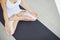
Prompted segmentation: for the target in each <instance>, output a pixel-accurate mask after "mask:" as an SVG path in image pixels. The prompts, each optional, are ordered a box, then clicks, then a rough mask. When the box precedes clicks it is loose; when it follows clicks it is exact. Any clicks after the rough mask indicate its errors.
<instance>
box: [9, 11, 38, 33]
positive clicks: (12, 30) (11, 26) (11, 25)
mask: <svg viewBox="0 0 60 40" xmlns="http://www.w3.org/2000/svg"><path fill="white" fill-rule="evenodd" d="M23 15H26V16H30V17H31V18H32V19H33V20H36V19H37V18H36V17H34V16H32V15H31V14H30V13H29V12H28V11H27V12H26V13H25V14H23ZM13 22H14V21H9V26H10V28H11V34H13V32H14V29H13Z"/></svg>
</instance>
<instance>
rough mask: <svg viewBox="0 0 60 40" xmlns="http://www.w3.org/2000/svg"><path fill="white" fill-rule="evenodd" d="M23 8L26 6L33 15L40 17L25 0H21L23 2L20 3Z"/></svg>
mask: <svg viewBox="0 0 60 40" xmlns="http://www.w3.org/2000/svg"><path fill="white" fill-rule="evenodd" d="M20 5H21V6H22V7H23V8H25V9H26V10H27V11H29V12H30V13H31V14H32V15H33V16H35V17H37V18H38V17H39V15H38V14H37V13H36V12H34V11H33V10H32V9H31V8H30V7H29V6H28V4H27V3H26V2H25V0H21V4H20Z"/></svg>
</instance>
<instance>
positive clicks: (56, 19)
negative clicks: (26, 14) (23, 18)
mask: <svg viewBox="0 0 60 40" xmlns="http://www.w3.org/2000/svg"><path fill="white" fill-rule="evenodd" d="M26 2H27V4H28V5H29V7H30V8H31V9H32V10H34V11H36V12H37V13H38V14H39V16H40V17H39V20H40V21H41V22H42V23H43V24H44V25H46V27H47V28H48V29H50V30H51V31H52V32H53V33H54V34H56V35H57V36H58V37H59V38H60V16H59V12H58V10H57V7H56V4H55V0H26ZM0 26H1V27H0V39H1V40H5V39H6V40H7V39H8V40H13V39H14V38H13V37H12V36H8V35H7V34H6V32H5V29H4V27H3V25H2V24H1V23H0ZM1 30H2V31H1Z"/></svg>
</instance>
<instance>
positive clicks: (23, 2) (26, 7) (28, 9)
mask: <svg viewBox="0 0 60 40" xmlns="http://www.w3.org/2000/svg"><path fill="white" fill-rule="evenodd" d="M20 5H21V6H22V7H23V8H25V9H26V10H27V11H29V12H32V9H31V8H30V7H29V6H28V5H27V3H26V2H25V0H21V4H20Z"/></svg>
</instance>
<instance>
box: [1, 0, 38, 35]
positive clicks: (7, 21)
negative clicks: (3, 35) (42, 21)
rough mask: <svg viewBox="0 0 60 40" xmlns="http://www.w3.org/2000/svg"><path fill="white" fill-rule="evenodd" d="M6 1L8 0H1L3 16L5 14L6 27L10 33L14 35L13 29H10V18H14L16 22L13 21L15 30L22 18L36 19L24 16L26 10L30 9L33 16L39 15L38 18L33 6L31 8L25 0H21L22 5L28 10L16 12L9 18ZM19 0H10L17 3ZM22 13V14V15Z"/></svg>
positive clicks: (27, 19) (26, 19)
mask: <svg viewBox="0 0 60 40" xmlns="http://www.w3.org/2000/svg"><path fill="white" fill-rule="evenodd" d="M6 1H7V0H4V1H3V0H1V5H2V8H3V16H4V19H5V24H6V25H5V26H6V27H5V28H6V31H7V33H8V34H9V35H13V34H14V33H13V34H11V30H10V27H9V24H8V23H9V20H14V23H13V27H14V30H15V29H16V27H17V24H18V22H19V21H20V20H24V21H35V20H33V19H32V18H31V17H29V16H24V15H23V14H24V13H25V12H26V11H29V12H30V13H31V14H32V15H33V16H35V17H37V18H38V14H37V13H36V12H34V11H32V9H31V8H29V6H28V5H27V3H26V2H25V0H22V1H21V4H20V5H21V6H23V7H24V8H25V9H26V10H22V11H21V12H20V13H18V14H14V15H13V16H12V17H10V18H9V19H8V15H7V11H6ZM16 1H17V0H10V2H11V3H15V2H16ZM21 15H22V16H21Z"/></svg>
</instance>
